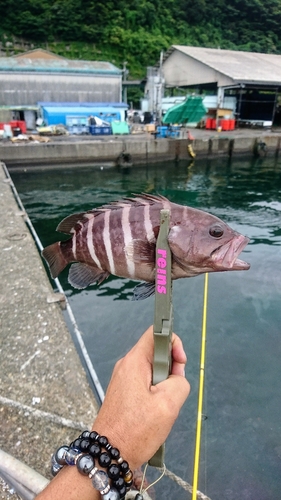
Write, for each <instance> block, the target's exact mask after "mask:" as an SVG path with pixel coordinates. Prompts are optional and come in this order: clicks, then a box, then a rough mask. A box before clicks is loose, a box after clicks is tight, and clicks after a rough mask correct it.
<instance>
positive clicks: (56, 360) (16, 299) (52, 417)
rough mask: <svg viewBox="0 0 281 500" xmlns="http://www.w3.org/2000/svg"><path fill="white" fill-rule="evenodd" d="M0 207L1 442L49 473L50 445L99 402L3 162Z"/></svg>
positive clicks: (85, 420)
mask: <svg viewBox="0 0 281 500" xmlns="http://www.w3.org/2000/svg"><path fill="white" fill-rule="evenodd" d="M0 213H1V221H2V237H1V239H0V248H1V261H0V281H1V291H0V303H1V333H0V347H1V350H0V360H1V376H0V378H1V394H0V414H1V431H0V433H1V448H2V449H3V450H4V451H5V452H7V453H9V454H11V455H13V456H14V457H16V458H18V459H20V460H21V461H23V462H25V463H26V464H27V465H29V466H30V467H32V468H34V469H35V470H36V471H38V472H39V473H41V474H42V475H43V476H45V477H47V478H50V457H51V455H52V453H53V451H54V450H55V449H56V447H58V446H59V445H60V444H62V443H64V442H66V443H67V442H71V440H73V438H74V437H75V436H77V435H79V432H80V430H81V428H85V426H86V427H89V426H91V424H92V422H93V420H94V418H95V415H96V412H97V408H98V405H97V403H96V401H95V398H94V396H93V393H92V391H91V389H90V386H89V383H88V381H87V378H86V374H85V372H84V369H83V368H82V364H81V362H80V360H79V357H78V354H77V352H76V349H75V346H74V344H73V341H72V339H71V335H70V333H69V331H68V329H67V327H66V324H65V321H64V317H63V313H62V310H61V308H60V305H59V303H53V298H54V294H53V290H52V287H51V284H50V282H49V279H48V277H47V274H46V272H45V269H44V266H43V264H42V261H41V258H40V255H39V253H38V250H37V248H36V245H35V242H34V240H33V238H32V236H31V234H30V232H29V230H28V228H27V226H26V224H25V220H24V218H25V214H24V213H23V212H22V211H20V210H19V207H18V205H17V203H16V201H15V198H14V195H13V192H12V190H11V187H10V184H9V180H7V178H6V176H5V173H4V170H3V166H2V165H1V164H0ZM0 491H1V484H0ZM1 494H2V495H1V498H11V495H10V493H9V491H8V490H7V489H6V488H4V487H3V485H2V491H1Z"/></svg>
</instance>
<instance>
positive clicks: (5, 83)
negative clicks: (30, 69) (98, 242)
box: [0, 73, 122, 106]
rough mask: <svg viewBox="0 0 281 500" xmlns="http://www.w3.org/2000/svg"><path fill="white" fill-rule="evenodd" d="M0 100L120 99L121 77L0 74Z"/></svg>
mask: <svg viewBox="0 0 281 500" xmlns="http://www.w3.org/2000/svg"><path fill="white" fill-rule="evenodd" d="M0 81H1V84H0V104H1V105H2V106H3V105H4V106H5V105H6V106H13V105H15V106H23V105H33V104H37V102H38V101H48V102H121V101H122V80H121V76H115V75H102V76H99V75H86V74H85V75H81V74H80V75H67V74H56V73H51V74H50V73H49V74H44V73H40V74H38V73H37V74H35V73H34V74H32V73H6V74H4V73H2V74H0Z"/></svg>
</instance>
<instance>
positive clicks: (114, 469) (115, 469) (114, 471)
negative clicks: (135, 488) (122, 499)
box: [107, 464, 120, 479]
mask: <svg viewBox="0 0 281 500" xmlns="http://www.w3.org/2000/svg"><path fill="white" fill-rule="evenodd" d="M119 474H120V467H119V465H117V464H111V465H110V466H109V467H108V469H107V475H108V477H110V479H118V477H119Z"/></svg>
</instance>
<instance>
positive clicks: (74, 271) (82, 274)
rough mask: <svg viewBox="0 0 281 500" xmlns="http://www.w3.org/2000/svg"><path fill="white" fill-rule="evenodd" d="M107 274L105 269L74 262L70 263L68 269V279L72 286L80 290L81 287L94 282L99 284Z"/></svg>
mask: <svg viewBox="0 0 281 500" xmlns="http://www.w3.org/2000/svg"><path fill="white" fill-rule="evenodd" d="M108 276H109V273H108V272H107V271H102V270H101V269H98V268H96V267H91V266H87V264H81V263H80V262H76V263H75V264H72V266H71V268H70V270H69V274H68V281H69V283H70V284H71V285H72V286H73V287H74V288H78V289H80V290H82V288H86V287H87V286H89V285H93V284H94V283H97V284H98V285H99V284H100V283H101V282H102V281H103V280H105V279H106V278H107V277H108Z"/></svg>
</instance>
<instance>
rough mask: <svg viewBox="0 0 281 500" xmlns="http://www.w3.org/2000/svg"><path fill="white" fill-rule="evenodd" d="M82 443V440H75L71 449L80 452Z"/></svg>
mask: <svg viewBox="0 0 281 500" xmlns="http://www.w3.org/2000/svg"><path fill="white" fill-rule="evenodd" d="M81 441H82V439H81V438H78V439H75V441H73V443H72V446H71V448H78V449H79V450H80V443H81Z"/></svg>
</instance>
